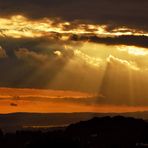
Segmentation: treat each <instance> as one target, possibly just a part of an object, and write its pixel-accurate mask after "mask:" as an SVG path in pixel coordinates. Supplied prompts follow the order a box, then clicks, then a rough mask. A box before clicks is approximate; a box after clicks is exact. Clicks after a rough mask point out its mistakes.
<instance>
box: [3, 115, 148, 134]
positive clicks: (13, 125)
mask: <svg viewBox="0 0 148 148" xmlns="http://www.w3.org/2000/svg"><path fill="white" fill-rule="evenodd" d="M117 115H122V116H125V117H134V118H142V119H144V120H147V119H148V112H134V113H120V114H119V113H12V114H0V128H1V129H2V130H3V131H4V132H15V131H16V130H22V129H44V130H45V129H48V128H52V127H53V128H56V127H63V126H64V127H65V126H68V125H70V124H72V123H76V122H79V121H84V120H89V119H91V118H93V117H104V116H117Z"/></svg>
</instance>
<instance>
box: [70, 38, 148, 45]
mask: <svg viewBox="0 0 148 148" xmlns="http://www.w3.org/2000/svg"><path fill="white" fill-rule="evenodd" d="M71 40H75V41H84V40H87V41H88V40H89V41H90V42H95V43H103V44H107V45H133V46H139V47H145V48H148V37H147V36H134V35H127V36H126V35H123V36H115V37H98V36H94V35H92V36H90V35H89V36H87V35H84V36H83V35H82V36H77V35H72V36H71Z"/></svg>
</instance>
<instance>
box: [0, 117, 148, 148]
mask: <svg viewBox="0 0 148 148" xmlns="http://www.w3.org/2000/svg"><path fill="white" fill-rule="evenodd" d="M147 143H148V123H147V122H146V121H144V120H142V119H134V118H131V117H128V118H125V117H122V116H116V117H109V116H108V117H100V118H98V117H95V118H93V119H91V120H88V121H81V122H78V123H76V124H71V125H70V126H68V127H67V128H66V129H65V130H55V131H48V132H41V131H17V132H16V133H7V134H3V133H2V132H1V131H0V147H2V148H10V147H13V148H34V147H35V148H46V147H48V148H49V147H50V148H59V147H63V148H142V147H147Z"/></svg>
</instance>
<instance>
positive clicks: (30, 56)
mask: <svg viewBox="0 0 148 148" xmlns="http://www.w3.org/2000/svg"><path fill="white" fill-rule="evenodd" d="M0 45H1V46H2V47H3V48H4V49H5V52H6V54H7V58H0V76H1V77H0V86H7V87H34V88H46V86H47V84H48V83H50V81H51V80H52V79H53V78H54V77H55V76H56V74H58V73H59V72H60V69H62V68H63V67H64V65H65V64H67V62H68V61H69V60H70V59H71V58H72V56H73V52H72V51H71V50H68V51H67V50H65V49H64V46H63V45H62V43H60V42H59V43H58V44H57V42H56V43H54V41H49V40H48V41H47V40H46V39H43V38H40V39H39V38H38V39H25V38H24V39H12V38H1V40H0ZM57 50H58V51H59V52H61V54H62V56H61V57H59V56H58V55H57V54H55V51H57Z"/></svg>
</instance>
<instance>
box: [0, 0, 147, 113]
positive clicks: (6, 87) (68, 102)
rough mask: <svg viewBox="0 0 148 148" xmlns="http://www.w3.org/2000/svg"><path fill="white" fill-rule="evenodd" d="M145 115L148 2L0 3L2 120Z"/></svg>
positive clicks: (52, 0) (63, 0)
mask: <svg viewBox="0 0 148 148" xmlns="http://www.w3.org/2000/svg"><path fill="white" fill-rule="evenodd" d="M143 110H148V1H147V0H141V1H140V0H29V1H25V0H2V1H1V2H0V113H10V112H132V111H143Z"/></svg>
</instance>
